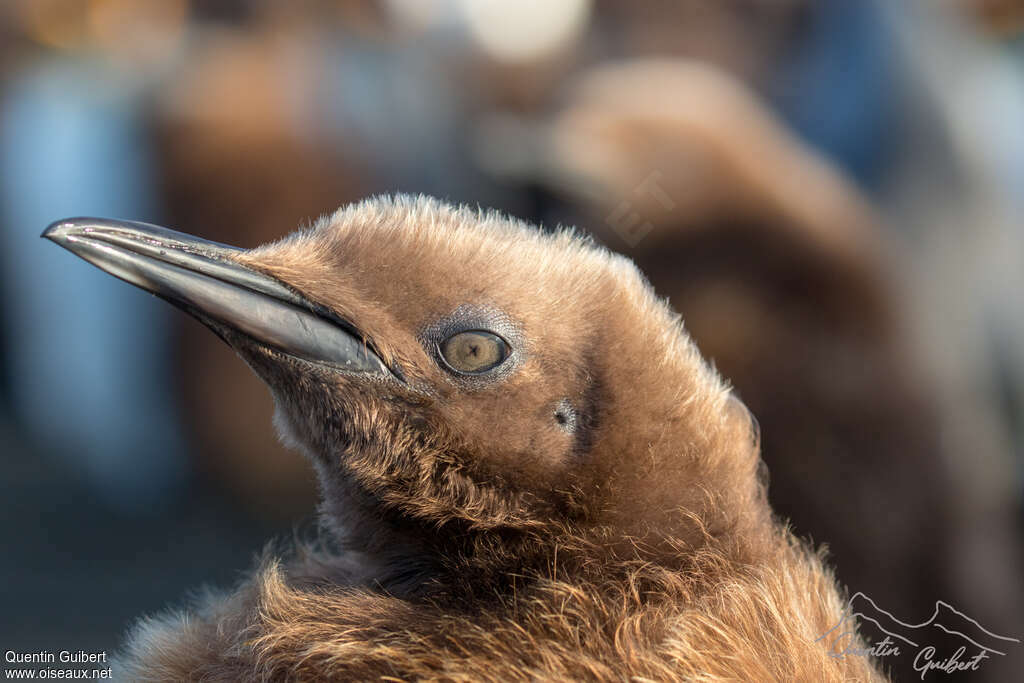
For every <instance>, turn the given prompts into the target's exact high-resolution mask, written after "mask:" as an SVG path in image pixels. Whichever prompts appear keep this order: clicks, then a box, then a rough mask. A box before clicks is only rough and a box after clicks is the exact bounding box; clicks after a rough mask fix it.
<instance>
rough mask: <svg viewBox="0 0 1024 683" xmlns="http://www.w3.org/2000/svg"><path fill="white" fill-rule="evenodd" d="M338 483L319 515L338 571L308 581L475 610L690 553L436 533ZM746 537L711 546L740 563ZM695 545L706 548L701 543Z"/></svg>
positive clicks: (674, 561)
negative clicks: (533, 586) (517, 594)
mask: <svg viewBox="0 0 1024 683" xmlns="http://www.w3.org/2000/svg"><path fill="white" fill-rule="evenodd" d="M340 486H341V485H340V484H339V483H337V482H336V483H335V484H334V485H332V486H325V487H324V489H325V490H324V493H325V498H324V501H325V502H324V503H323V504H322V506H321V512H322V515H323V518H324V521H325V526H326V528H327V530H328V532H329V533H330V534H331V535H332V536H333V538H334V539H335V540H336V542H337V544H338V546H340V548H341V550H342V551H343V552H342V554H341V556H340V557H339V558H338V560H337V561H338V562H340V563H341V564H342V565H343V567H342V568H341V571H337V570H338V569H339V568H338V567H337V566H334V569H335V572H333V575H332V572H331V571H329V570H328V571H321V572H320V575H319V577H318V578H320V579H330V580H340V581H342V582H345V583H348V584H349V585H358V586H364V587H366V588H369V589H371V590H381V591H384V592H386V593H388V594H389V595H393V596H395V597H399V598H407V599H419V598H424V599H430V600H432V601H443V602H448V603H451V604H452V605H459V604H471V603H473V604H475V603H476V601H479V600H485V601H486V600H493V599H494V596H496V595H502V594H505V595H507V594H509V592H510V591H509V586H510V585H511V584H513V583H515V584H516V585H517V586H518V587H520V588H522V587H525V585H526V584H528V583H529V582H530V581H531V580H532V579H562V580H568V581H572V582H581V581H586V579H587V577H588V576H591V575H593V576H594V577H598V578H600V579H602V580H607V579H608V577H609V576H611V575H613V574H614V573H615V572H617V571H623V572H628V571H629V570H630V568H631V567H635V566H636V565H637V563H643V564H647V565H661V566H665V567H666V568H670V569H673V570H680V569H685V567H684V566H683V565H684V560H685V558H686V557H688V556H690V554H692V551H693V550H695V549H696V547H697V546H696V545H695V544H694V542H692V541H689V540H687V541H682V540H681V539H680V538H679V537H676V536H668V537H662V536H657V535H653V534H652V535H647V536H646V537H644V538H638V537H637V536H634V535H622V534H621V533H618V532H619V531H620V530H617V529H616V528H614V527H612V526H606V525H585V526H580V527H573V526H561V527H559V528H552V529H548V530H546V531H545V532H527V531H519V530H514V529H487V530H475V529H472V528H470V527H469V526H468V524H467V525H466V526H465V527H464V528H461V527H459V523H458V522H448V523H445V524H443V525H440V526H438V525H437V524H435V523H428V522H425V521H420V520H415V519H411V518H408V517H405V516H402V515H399V514H397V513H393V512H389V511H387V509H386V508H383V507H382V506H381V505H380V504H379V502H377V501H375V500H373V499H372V497H370V496H368V495H367V494H365V493H364V492H362V491H359V490H357V489H354V488H352V489H351V490H348V491H344V492H343V491H341V490H339V487H340ZM339 494H341V495H339ZM733 531H737V530H736V529H733ZM747 536H748V535H747V534H736V535H732V536H731V546H730V547H728V548H726V547H722V548H720V549H721V550H722V551H724V552H725V553H726V554H727V555H728V556H730V557H732V558H733V559H736V560H737V561H750V560H751V559H752V556H753V555H754V554H756V550H755V549H754V547H755V546H756V545H757V544H749V543H746V542H744V541H743V539H744V537H747ZM703 543H707V544H713V543H716V541H715V539H714V538H712V537H710V536H708V537H705V539H704V541H703Z"/></svg>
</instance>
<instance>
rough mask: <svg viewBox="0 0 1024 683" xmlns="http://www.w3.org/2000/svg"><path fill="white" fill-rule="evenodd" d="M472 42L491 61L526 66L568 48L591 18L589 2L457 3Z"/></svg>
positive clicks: (464, 0)
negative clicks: (524, 64)
mask: <svg viewBox="0 0 1024 683" xmlns="http://www.w3.org/2000/svg"><path fill="white" fill-rule="evenodd" d="M458 6H459V10H460V12H461V14H462V18H463V20H464V21H465V22H466V26H467V28H468V29H469V32H470V34H471V35H472V36H473V39H474V40H475V41H476V42H477V43H478V44H479V45H480V47H481V48H482V49H483V50H484V51H485V52H487V53H488V54H489V55H490V56H492V57H493V58H495V59H497V60H499V61H503V62H529V61H533V60H536V59H540V58H543V57H546V56H548V55H550V54H552V53H555V52H557V51H558V50H559V49H560V48H563V47H564V46H566V45H568V44H570V43H571V42H572V41H573V40H575V39H576V37H577V36H579V34H580V33H581V32H582V30H583V28H584V27H585V26H586V24H587V20H588V19H589V17H590V7H591V0H559V2H544V0H520V1H519V2H507V1H506V0H458Z"/></svg>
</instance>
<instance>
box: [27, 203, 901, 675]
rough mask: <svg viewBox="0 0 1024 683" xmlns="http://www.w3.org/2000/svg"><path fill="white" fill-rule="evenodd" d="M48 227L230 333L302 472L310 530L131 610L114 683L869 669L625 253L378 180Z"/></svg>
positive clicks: (742, 423) (742, 439) (731, 411)
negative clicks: (203, 225) (245, 232)
mask: <svg viewBox="0 0 1024 683" xmlns="http://www.w3.org/2000/svg"><path fill="white" fill-rule="evenodd" d="M44 235H45V236H46V237H49V238H50V239H52V240H54V241H55V242H58V243H59V244H61V245H62V246H64V247H66V248H68V249H69V250H71V251H73V252H74V253H76V254H77V255H79V256H81V257H83V258H85V259H86V260H88V261H90V262H92V263H94V264H95V265H97V266H99V267H100V268H103V269H104V270H106V271H108V272H110V273H112V274H114V275H116V276H118V277H120V278H122V279H125V280H127V281H129V282H131V283H133V284H136V285H138V286H140V287H143V288H145V289H147V290H150V291H152V292H154V293H156V294H158V295H159V296H161V297H163V298H165V299H168V300H169V301H171V302H173V303H175V304H176V305H178V306H180V307H182V308H183V309H185V310H186V311H188V312H189V313H191V314H192V315H194V316H196V317H197V318H199V319H200V320H201V321H202V322H203V323H205V324H206V325H207V326H209V327H210V328H211V329H212V330H213V331H214V332H216V333H217V334H218V335H219V336H220V337H222V338H223V339H224V340H225V341H226V342H227V343H228V344H230V345H231V346H232V347H233V348H234V349H235V350H236V351H237V352H238V354H239V355H240V356H241V357H242V358H243V359H244V360H245V362H246V363H247V364H248V365H249V366H250V367H251V368H252V369H253V370H254V371H255V372H256V374H257V375H259V376H260V377H261V378H262V379H263V380H264V381H265V382H266V383H267V384H268V385H269V387H270V389H271V392H272V393H273V395H274V399H275V402H276V405H277V416H276V422H277V426H278V428H279V431H280V432H281V434H282V435H283V437H284V439H285V440H286V441H287V442H289V443H290V444H293V445H294V446H296V447H297V448H298V449H299V450H301V451H302V452H304V453H305V454H306V455H307V456H308V457H309V458H310V459H311V460H312V462H313V463H314V466H315V469H316V470H317V473H318V476H319V481H320V485H321V490H322V497H323V502H322V505H321V512H322V517H323V520H324V524H323V526H324V535H325V536H326V537H327V539H328V541H329V542H325V543H324V544H322V547H320V548H319V549H308V548H307V549H301V551H300V552H295V553H292V555H293V557H291V558H290V559H281V558H275V557H270V558H266V559H264V561H263V562H262V563H261V565H260V566H259V568H258V569H257V570H256V571H255V573H254V574H253V575H252V576H251V577H250V578H249V579H247V580H246V581H245V582H243V583H242V585H241V586H240V587H238V588H237V589H236V590H235V591H234V592H233V593H231V594H227V595H221V596H214V597H208V598H207V599H206V600H205V601H203V602H201V603H200V604H197V605H195V606H194V607H193V609H192V610H191V611H189V612H188V613H185V614H175V615H170V616H164V617H161V618H155V619H148V620H145V621H143V622H142V623H141V624H140V625H139V626H138V627H137V628H136V630H135V632H134V635H133V636H132V638H131V639H130V642H129V644H128V646H127V651H126V653H125V656H124V665H125V667H126V671H125V672H124V673H125V675H126V676H128V677H130V678H131V679H133V680H147V679H148V680H242V679H258V680H282V679H301V680H309V679H313V678H317V679H321V678H324V679H326V678H333V679H339V680H412V679H415V680H453V681H470V680H472V681H478V680H494V681H524V680H584V679H585V680H595V679H597V680H681V679H685V680H695V679H700V680H705V681H710V680H750V681H754V680H759V681H760V680H808V681H809V680H815V681H830V680H834V681H839V680H880V679H881V676H880V674H879V673H878V672H877V670H876V669H874V668H873V666H874V665H873V663H872V662H871V660H869V659H867V658H865V657H863V656H859V655H847V656H845V657H844V656H834V654H835V653H834V652H830V650H829V647H828V646H826V645H825V644H823V641H818V640H817V639H818V638H819V637H820V636H822V634H825V633H826V632H827V631H828V630H829V629H831V628H832V627H833V626H834V625H836V624H837V623H838V622H840V620H841V619H842V617H843V601H842V598H841V596H840V593H839V591H838V589H837V587H836V585H835V583H834V580H833V578H832V576H831V574H830V573H829V571H828V570H827V569H826V568H825V567H824V566H823V564H822V562H821V560H820V558H819V557H818V556H817V555H816V554H815V553H814V552H812V550H811V549H809V548H808V547H805V546H804V545H802V544H801V543H800V542H799V541H797V540H796V539H795V538H794V537H793V536H792V535H791V534H790V533H789V532H788V530H786V529H785V528H784V527H783V526H782V525H781V524H779V523H778V522H777V521H776V520H775V519H774V518H773V516H772V514H771V511H770V509H769V507H768V503H767V501H766V497H765V490H764V485H763V481H762V477H761V476H760V475H761V467H762V466H761V461H760V459H759V455H758V436H757V430H756V428H755V427H754V424H755V423H754V422H753V421H752V419H751V417H750V415H749V413H748V412H747V410H746V409H745V408H744V407H743V405H742V404H741V403H740V402H739V401H738V400H737V399H735V398H733V397H732V396H731V394H730V391H729V389H728V387H727V386H726V385H725V384H724V383H723V381H722V380H721V379H720V378H719V377H718V376H717V375H716V374H715V372H714V371H713V370H712V369H710V368H709V366H708V365H706V364H705V363H704V362H703V361H702V359H701V358H700V356H699V354H698V352H697V351H696V349H695V347H694V345H693V344H692V343H691V341H690V340H689V338H688V337H687V335H686V333H685V332H684V331H683V327H682V324H681V322H680V319H679V317H678V315H676V314H675V313H673V312H672V311H671V309H670V308H669V307H668V306H667V305H666V304H665V303H664V302H663V301H661V300H659V299H658V298H657V297H656V296H655V294H654V292H653V290H652V289H651V288H650V287H649V285H648V284H647V283H646V281H645V280H644V278H643V276H642V275H641V274H640V273H639V271H638V270H637V269H636V267H634V266H633V264H632V263H631V262H630V261H628V260H627V259H625V258H623V257H621V256H617V255H614V254H613V253H611V252H609V251H607V250H605V249H603V248H601V247H599V246H596V245H595V244H593V243H591V242H589V241H587V240H585V239H582V238H580V237H578V236H576V235H575V234H573V233H572V232H571V231H559V232H556V233H554V234H548V233H543V232H541V231H539V230H536V229H534V228H531V227H529V226H527V225H525V224H522V223H520V222H517V221H515V220H512V219H508V218H504V217H501V216H499V215H496V214H492V213H480V212H476V211H471V210H468V209H465V208H452V207H450V206H447V205H445V204H443V203H440V202H437V201H435V200H430V199H423V198H420V199H415V198H410V197H401V196H400V197H397V198H394V199H371V200H367V201H364V202H362V203H359V204H356V205H353V206H350V207H347V208H344V209H342V210H340V211H338V212H337V213H335V214H334V215H333V216H331V217H329V218H327V219H324V220H321V221H320V222H319V223H318V224H317V225H316V226H315V227H314V228H312V229H310V230H306V231H303V232H299V233H296V234H294V235H293V236H290V237H288V238H285V239H284V240H282V241H280V242H277V243H274V244H270V245H268V246H264V247H260V248H257V249H254V250H251V251H245V250H240V249H235V248H232V247H227V246H225V245H220V244H215V243H211V242H206V241H204V240H199V239H196V238H194V237H190V236H187V235H184V234H181V233H176V232H173V231H169V230H164V229H162V228H157V227H155V226H149V225H144V224H139V223H125V222H115V221H107V220H101V219H69V220H66V221H61V222H58V223H55V224H53V225H52V226H51V227H50V228H48V229H47V231H46V233H44ZM325 548H326V549H325ZM847 646H850V647H856V648H863V647H864V646H863V644H862V643H861V642H860V641H859V640H858V638H857V636H856V635H855V634H853V633H851V634H849V638H848V639H844V648H845V647H847Z"/></svg>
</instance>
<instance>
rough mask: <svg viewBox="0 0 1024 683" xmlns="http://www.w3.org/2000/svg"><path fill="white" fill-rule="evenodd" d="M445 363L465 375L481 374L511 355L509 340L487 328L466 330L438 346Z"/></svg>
mask: <svg viewBox="0 0 1024 683" xmlns="http://www.w3.org/2000/svg"><path fill="white" fill-rule="evenodd" d="M438 352H439V353H440V356H441V358H442V359H443V360H444V362H445V365H447V366H448V368H449V369H450V370H452V371H454V372H457V373H459V374H463V375H480V374H483V373H485V372H489V371H491V370H493V369H494V368H496V367H498V366H499V365H501V364H502V363H504V362H505V360H506V359H507V358H508V357H509V354H510V353H511V349H510V348H509V345H508V342H506V341H505V340H504V339H502V338H501V337H499V336H498V335H496V334H494V333H493V332H488V331H487V330H464V331H462V332H457V333H455V334H453V335H452V336H450V337H448V338H447V339H445V340H444V341H443V342H441V344H440V345H439V346H438Z"/></svg>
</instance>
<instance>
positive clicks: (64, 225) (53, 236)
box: [39, 218, 78, 244]
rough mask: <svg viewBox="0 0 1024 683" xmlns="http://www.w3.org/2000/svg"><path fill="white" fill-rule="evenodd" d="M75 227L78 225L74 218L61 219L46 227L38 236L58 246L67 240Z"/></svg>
mask: <svg viewBox="0 0 1024 683" xmlns="http://www.w3.org/2000/svg"><path fill="white" fill-rule="evenodd" d="M76 227H78V224H77V221H76V220H75V219H74V218H62V219H61V220H59V221H54V222H53V223H50V224H49V225H48V226H46V229H45V230H43V233H42V234H41V235H39V236H40V237H43V238H45V239H48V240H50V241H52V242H57V243H58V244H60V243H61V242H64V241H65V240H66V239H67V238H68V236H69V235H70V233H71V232H72V231H74V229H75V228H76Z"/></svg>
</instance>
